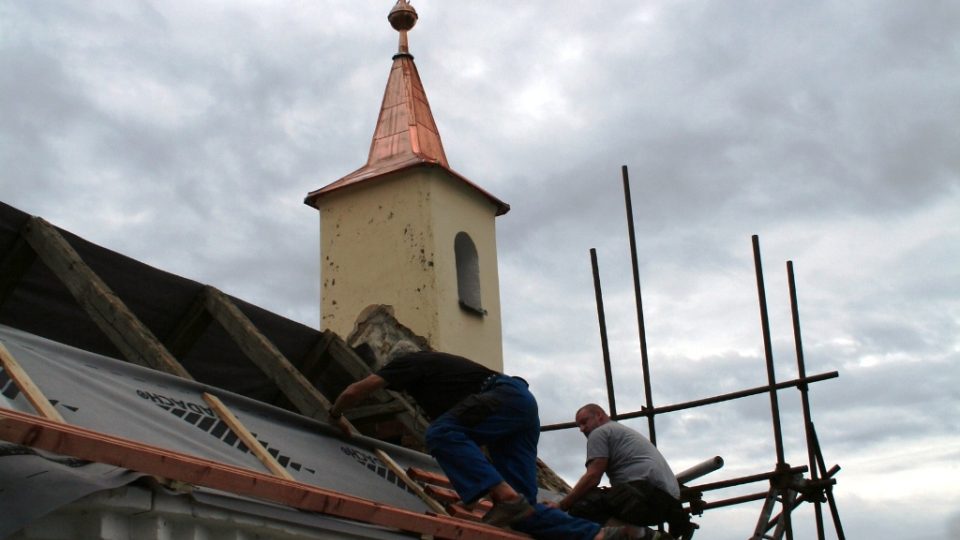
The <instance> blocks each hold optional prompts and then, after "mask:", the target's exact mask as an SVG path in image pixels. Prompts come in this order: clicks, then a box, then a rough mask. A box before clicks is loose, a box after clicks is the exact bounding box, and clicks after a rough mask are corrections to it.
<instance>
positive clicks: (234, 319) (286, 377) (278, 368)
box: [204, 286, 331, 421]
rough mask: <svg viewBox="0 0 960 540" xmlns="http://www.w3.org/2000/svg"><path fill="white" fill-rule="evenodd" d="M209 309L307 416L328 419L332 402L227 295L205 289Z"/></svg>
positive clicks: (291, 401) (238, 343)
mask: <svg viewBox="0 0 960 540" xmlns="http://www.w3.org/2000/svg"><path fill="white" fill-rule="evenodd" d="M204 304H205V305H206V308H207V311H209V312H210V314H211V315H212V316H213V318H214V320H216V321H217V322H218V323H220V325H221V326H222V327H223V329H224V330H226V331H227V334H229V335H230V337H231V339H233V342H234V343H236V344H237V346H238V347H239V348H240V350H241V351H242V352H243V354H244V355H245V356H246V357H247V358H249V359H250V361H251V362H253V363H254V365H256V366H257V367H258V368H260V370H261V371H263V373H264V374H265V375H266V376H267V378H269V379H270V380H271V381H272V382H273V383H274V384H275V385H277V387H278V388H279V389H280V391H281V392H283V395H285V396H286V397H287V399H289V400H290V403H292V404H293V406H294V407H296V408H297V410H299V411H300V412H301V413H302V414H304V415H305V416H309V417H311V418H316V419H318V420H325V421H329V415H328V414H327V411H329V410H330V405H331V403H330V401H329V400H328V399H327V398H326V397H324V395H323V394H321V393H320V391H319V390H317V389H316V388H315V387H314V386H313V385H312V384H310V381H308V380H307V379H306V377H304V376H303V374H302V373H300V370H298V369H297V368H296V367H295V366H294V365H293V364H291V363H290V361H289V360H287V358H286V357H285V356H284V355H283V353H281V352H280V350H279V349H277V347H276V346H275V345H274V344H273V343H272V342H271V341H270V340H269V339H267V337H266V336H264V335H263V333H261V332H260V330H259V329H257V327H256V326H254V324H253V323H252V322H251V321H250V319H249V318H248V317H247V316H246V315H244V314H243V312H242V311H240V308H238V307H237V306H236V305H235V304H234V303H233V302H232V301H231V300H230V298H228V297H227V295H225V294H223V293H222V292H220V291H219V290H217V289H215V288H213V287H210V286H207V287H205V288H204Z"/></svg>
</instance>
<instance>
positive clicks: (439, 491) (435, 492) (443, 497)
mask: <svg viewBox="0 0 960 540" xmlns="http://www.w3.org/2000/svg"><path fill="white" fill-rule="evenodd" d="M423 491H425V492H426V493H427V495H429V496H431V497H433V498H434V499H436V500H438V501H440V502H442V503H446V504H449V503H455V502H460V495H459V494H458V493H457V492H456V491H454V490H452V489H447V488H443V487H439V486H434V485H431V484H427V485H425V486H423Z"/></svg>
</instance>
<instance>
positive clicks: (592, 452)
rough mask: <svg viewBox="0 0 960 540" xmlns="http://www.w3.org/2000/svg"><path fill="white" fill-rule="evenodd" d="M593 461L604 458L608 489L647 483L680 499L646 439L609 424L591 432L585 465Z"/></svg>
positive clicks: (670, 475) (668, 472)
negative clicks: (619, 485)
mask: <svg viewBox="0 0 960 540" xmlns="http://www.w3.org/2000/svg"><path fill="white" fill-rule="evenodd" d="M596 458H607V478H609V479H610V485H611V486H616V485H618V484H623V483H626V482H632V481H634V480H646V481H647V482H650V483H651V484H653V485H654V486H656V487H658V488H660V489H661V490H663V491H665V492H667V493H669V494H670V495H672V496H673V498H675V499H679V498H680V485H679V484H677V477H676V476H675V475H674V474H673V471H672V470H670V465H668V464H667V460H666V459H664V458H663V455H662V454H661V453H660V451H659V450H657V447H656V446H654V445H653V444H652V443H651V442H650V441H649V440H647V438H646V437H644V436H643V435H641V434H640V433H638V432H637V431H635V430H633V429H630V428H628V427H627V426H624V425H622V424H620V423H618V422H614V421H612V420H611V421H609V422H607V423H606V424H604V425H602V426H600V427H598V428H596V429H594V430H593V431H591V432H590V435H589V436H588V437H587V462H588V463H589V462H590V460H592V459H596Z"/></svg>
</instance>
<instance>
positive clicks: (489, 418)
mask: <svg viewBox="0 0 960 540" xmlns="http://www.w3.org/2000/svg"><path fill="white" fill-rule="evenodd" d="M426 439H427V449H428V450H429V452H430V454H431V455H432V456H433V457H434V458H436V460H437V462H438V463H439V464H440V467H441V468H442V469H443V471H444V472H445V473H446V475H447V478H449V479H450V482H451V483H452V484H453V487H454V489H456V490H457V493H458V494H459V495H460V498H461V499H462V500H463V501H464V502H466V503H472V502H474V501H476V500H477V499H479V498H480V497H482V496H483V495H485V494H486V493H487V492H488V491H490V489H491V488H493V487H494V486H496V485H497V484H499V483H500V482H502V481H506V482H507V483H508V484H510V486H511V487H513V489H515V490H516V491H517V492H518V493H520V494H521V495H523V496H524V497H526V498H527V500H528V501H529V502H530V503H531V504H534V505H535V509H536V512H535V513H534V514H533V515H531V516H530V517H528V518H526V519H523V520H522V521H519V522H517V523H514V524H513V528H514V529H516V530H518V531H521V532H525V533H527V534H529V535H531V536H533V537H534V538H537V539H544V540H590V539H592V538H593V537H594V536H595V535H596V534H597V532H598V531H599V530H600V526H599V525H597V524H596V523H594V522H592V521H589V520H585V519H580V518H575V517H572V516H570V515H569V514H567V513H566V512H563V511H562V510H558V509H556V508H549V507H547V506H544V505H542V504H536V499H537V442H538V441H539V440H540V416H539V412H538V409H537V401H536V399H535V398H534V397H533V394H531V393H530V391H529V390H528V389H527V383H526V381H524V380H523V379H520V378H518V377H508V376H506V375H499V376H497V377H495V378H494V380H493V381H492V382H491V383H490V384H488V385H487V387H486V388H485V389H484V391H483V392H481V393H479V394H473V395H471V396H468V397H466V398H464V399H463V401H461V402H460V403H458V404H457V405H456V406H454V407H453V408H452V409H450V410H449V411H447V412H446V413H444V414H443V415H441V416H440V417H439V418H437V419H436V420H434V421H433V423H431V424H430V427H429V428H427V433H426ZM483 445H485V446H486V447H487V451H488V452H489V454H490V460H487V457H486V456H485V455H484V454H483V451H482V450H481V448H480V447H481V446H483Z"/></svg>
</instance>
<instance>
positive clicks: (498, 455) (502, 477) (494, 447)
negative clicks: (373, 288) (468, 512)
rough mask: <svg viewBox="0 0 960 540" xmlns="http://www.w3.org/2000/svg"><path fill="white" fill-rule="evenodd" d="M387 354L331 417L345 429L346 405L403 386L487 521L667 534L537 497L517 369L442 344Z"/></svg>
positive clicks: (596, 539)
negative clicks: (611, 523) (607, 523)
mask: <svg viewBox="0 0 960 540" xmlns="http://www.w3.org/2000/svg"><path fill="white" fill-rule="evenodd" d="M396 348H397V347H395V349H396ZM408 350H409V349H408ZM391 357H392V358H393V359H392V360H389V361H388V362H387V363H386V365H384V366H383V367H382V368H380V369H379V370H377V372H376V373H374V374H372V375H369V376H367V377H366V378H364V379H361V380H360V381H357V382H355V383H353V384H351V385H350V386H348V387H347V388H346V389H345V390H344V391H343V392H342V393H341V394H340V395H339V396H338V397H337V399H336V401H335V402H334V404H333V406H332V407H331V409H330V417H331V419H333V420H335V421H336V422H337V424H338V425H339V427H340V429H341V430H343V431H344V433H347V434H348V435H349V434H350V433H351V430H350V428H349V426H348V425H347V424H346V423H345V422H344V421H343V419H342V414H343V411H344V409H347V408H350V407H352V406H354V405H357V404H358V403H360V402H361V401H363V399H364V398H365V397H366V396H368V395H369V394H371V393H372V392H374V391H376V390H379V389H382V388H386V389H390V390H396V391H402V392H407V393H408V394H410V395H411V396H412V397H413V398H414V399H415V400H416V401H417V403H418V404H419V405H420V406H421V407H422V408H423V409H424V411H425V412H426V414H427V416H428V417H429V418H430V419H431V423H430V426H429V427H428V428H427V432H426V442H427V449H428V451H429V452H430V454H431V455H432V456H433V457H434V458H435V459H436V460H437V462H438V463H439V464H440V467H441V468H442V469H443V471H444V472H445V473H446V475H447V477H448V478H449V479H450V482H451V483H452V484H453V486H454V489H456V491H457V493H458V494H459V495H460V498H461V499H462V500H463V502H464V503H467V504H472V503H474V502H476V501H477V500H479V499H480V498H481V497H483V496H489V497H490V499H491V500H492V501H493V508H491V509H490V511H489V512H487V514H486V515H485V516H484V517H483V522H484V523H488V524H490V525H494V526H498V527H511V528H513V529H515V530H518V531H521V532H524V533H527V534H529V535H531V536H533V537H534V538H542V539H557V540H567V539H569V540H620V539H635V540H640V539H645V538H665V537H658V536H655V533H653V532H652V531H650V530H649V529H645V528H644V529H639V528H634V527H601V526H600V525H599V524H597V523H595V522H593V521H590V520H586V519H581V518H576V517H573V516H571V515H569V514H567V513H566V512H563V511H561V510H558V509H556V508H551V507H548V506H546V505H543V504H538V503H537V501H536V496H537V465H536V461H537V442H538V441H539V439H540V417H539V413H538V410H537V401H536V399H535V398H534V397H533V394H531V393H530V391H529V390H528V388H527V382H526V381H524V380H523V379H521V378H520V377H510V376H507V375H503V374H501V373H497V372H495V371H493V370H491V369H489V368H487V367H485V366H482V365H480V364H478V363H476V362H473V361H471V360H468V359H466V358H463V357H461V356H455V355H452V354H446V353H440V352H432V351H417V352H407V351H400V352H398V353H393V352H392V353H391ZM482 445H485V446H486V447H487V451H488V452H489V454H490V459H489V460H488V459H487V457H486V456H485V455H484V453H483V451H482V449H481V446H482Z"/></svg>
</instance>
